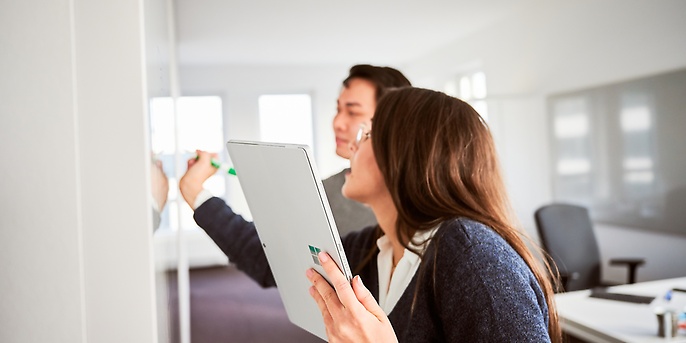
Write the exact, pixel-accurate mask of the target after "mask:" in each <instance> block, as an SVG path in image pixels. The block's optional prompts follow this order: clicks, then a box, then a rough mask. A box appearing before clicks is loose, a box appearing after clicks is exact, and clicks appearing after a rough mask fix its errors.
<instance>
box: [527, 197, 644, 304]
mask: <svg viewBox="0 0 686 343" xmlns="http://www.w3.org/2000/svg"><path fill="white" fill-rule="evenodd" d="M534 219H535V220H536V228H537V230H538V234H539V236H540V238H541V245H542V247H543V250H545V251H546V253H547V254H548V260H549V262H553V263H555V265H556V266H557V268H558V270H559V272H560V279H561V286H562V287H563V289H558V290H557V291H575V290H580V289H590V288H594V287H602V286H607V285H604V284H603V283H602V282H601V278H600V272H601V270H600V266H601V261H600V251H599V249H598V243H597V242H596V238H595V233H594V232H593V224H591V218H590V216H589V214H588V210H587V209H586V208H585V207H581V206H575V205H568V204H550V205H546V206H543V207H541V208H539V209H538V210H536V212H535V213H534ZM644 263H645V260H644V259H641V258H618V259H611V260H610V265H625V266H627V268H628V283H634V282H635V281H636V268H638V266H640V265H642V264H644Z"/></svg>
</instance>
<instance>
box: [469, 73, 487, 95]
mask: <svg viewBox="0 0 686 343" xmlns="http://www.w3.org/2000/svg"><path fill="white" fill-rule="evenodd" d="M472 95H473V96H474V98H476V99H483V98H485V97H486V74H484V73H483V72H481V71H480V72H476V73H474V74H473V75H472Z"/></svg>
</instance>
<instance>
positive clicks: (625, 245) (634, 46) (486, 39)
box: [404, 0, 686, 282]
mask: <svg viewBox="0 0 686 343" xmlns="http://www.w3.org/2000/svg"><path fill="white" fill-rule="evenodd" d="M684 32H686V2H683V1H678V0H667V1H651V2H646V1H640V0H638V1H637V0H631V1H625V0H621V1H618V0H611V1H610V0H607V1H587V0H586V1H574V2H568V3H566V4H561V3H560V2H557V3H550V2H545V3H544V2H541V3H539V4H538V6H537V7H536V8H521V13H519V14H517V15H516V16H513V17H511V18H509V19H508V20H507V21H505V22H502V23H499V24H498V25H496V26H494V27H491V28H489V29H486V30H483V31H481V32H478V33H476V34H473V35H471V36H469V37H468V38H466V39H464V40H461V41H459V42H455V43H454V44H453V45H451V46H450V47H446V48H444V49H442V50H440V51H436V52H433V53H431V54H429V55H427V56H426V57H425V58H423V59H421V60H419V61H416V62H413V63H411V64H410V65H409V66H406V68H405V69H404V70H405V71H407V72H408V73H409V74H410V75H412V77H414V79H413V80H419V81H418V82H416V83H418V84H419V85H422V86H425V87H429V88H436V89H442V87H443V82H444V81H445V80H446V79H447V78H448V77H450V76H452V75H453V74H454V73H456V72H459V71H462V70H469V69H470V68H473V67H477V68H481V69H482V70H483V71H484V72H485V73H486V78H487V82H488V89H489V97H490V99H491V101H489V109H490V111H491V112H489V118H491V125H492V126H493V129H494V135H495V139H496V141H497V144H498V149H499V153H500V155H501V161H502V162H503V168H504V170H505V173H506V179H507V183H508V187H509V189H510V194H511V196H512V200H513V205H514V207H515V209H516V211H517V213H518V215H519V218H520V220H521V222H522V224H523V226H524V227H525V228H526V229H527V231H528V232H530V233H532V235H534V236H536V235H535V226H534V221H533V212H534V211H535V210H536V208H538V207H539V206H541V205H543V204H545V203H548V202H550V201H551V200H552V196H553V195H552V187H551V184H552V183H551V179H550V176H549V174H550V171H549V169H550V167H549V165H550V151H549V144H548V138H547V125H548V124H547V122H546V113H545V97H546V96H547V95H549V94H551V93H555V92H560V91H567V90H574V89H578V88H585V87H592V86H597V85H600V84H605V83H611V82H616V81H622V80H627V79H632V78H636V77H642V76H647V75H651V74H656V73H661V72H664V71H669V70H674V69H678V68H683V67H686V35H684ZM596 230H597V237H598V240H599V245H600V249H601V255H602V258H603V259H604V260H605V261H607V260H608V259H609V258H610V257H619V256H640V257H646V259H647V260H648V262H647V264H646V265H645V267H642V268H640V269H639V271H638V273H637V274H638V275H637V278H638V279H639V280H652V279H659V278H665V277H673V276H683V275H686V264H683V263H677V262H676V261H684V260H686V249H683V247H684V246H686V237H684V236H677V235H670V234H664V233H649V232H645V231H637V230H631V229H625V228H616V227H609V226H606V225H598V226H597V227H596ZM679 247H681V248H679ZM603 277H604V278H605V279H606V280H608V281H616V282H621V281H622V280H625V274H624V272H623V271H622V269H621V268H618V267H607V263H606V268H604V272H603Z"/></svg>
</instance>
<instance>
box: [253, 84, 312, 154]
mask: <svg viewBox="0 0 686 343" xmlns="http://www.w3.org/2000/svg"><path fill="white" fill-rule="evenodd" d="M258 103H259V110H260V139H261V140H262V141H265V142H279V143H297V144H307V145H309V146H310V147H312V146H313V142H314V139H313V130H312V100H311V98H310V96H309V95H308V94H282V95H262V96H260V98H259V100H258Z"/></svg>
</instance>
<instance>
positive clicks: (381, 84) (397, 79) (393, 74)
mask: <svg viewBox="0 0 686 343" xmlns="http://www.w3.org/2000/svg"><path fill="white" fill-rule="evenodd" d="M352 79H363V80H367V81H369V82H371V83H372V84H374V87H375V88H376V94H375V98H376V100H377V101H379V99H380V98H381V96H382V95H384V93H386V91H387V90H388V89H391V88H398V87H408V86H412V84H411V83H410V80H408V79H407V78H406V77H405V75H403V73H401V72H400V71H398V70H397V69H394V68H391V67H377V66H373V65H369V64H358V65H355V66H353V67H352V68H350V73H349V75H348V77H347V78H346V79H345V80H343V86H344V87H348V86H349V84H350V80H352Z"/></svg>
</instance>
